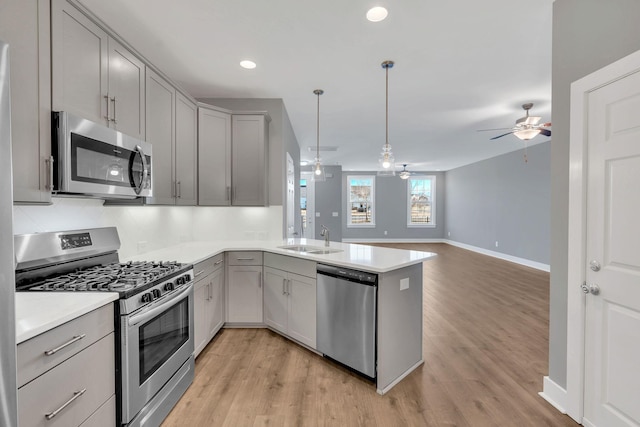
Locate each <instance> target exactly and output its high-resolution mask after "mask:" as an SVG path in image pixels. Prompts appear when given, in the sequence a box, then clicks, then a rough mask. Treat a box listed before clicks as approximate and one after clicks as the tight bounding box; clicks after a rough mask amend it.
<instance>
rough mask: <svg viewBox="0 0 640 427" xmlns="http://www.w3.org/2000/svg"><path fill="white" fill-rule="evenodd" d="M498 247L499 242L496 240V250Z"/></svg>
mask: <svg viewBox="0 0 640 427" xmlns="http://www.w3.org/2000/svg"><path fill="white" fill-rule="evenodd" d="M497 247H498V241H497V240H496V248H497Z"/></svg>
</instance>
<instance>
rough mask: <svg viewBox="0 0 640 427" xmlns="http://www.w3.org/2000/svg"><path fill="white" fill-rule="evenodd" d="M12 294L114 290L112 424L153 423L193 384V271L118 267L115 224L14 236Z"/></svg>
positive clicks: (150, 265)
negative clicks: (114, 399)
mask: <svg viewBox="0 0 640 427" xmlns="http://www.w3.org/2000/svg"><path fill="white" fill-rule="evenodd" d="M14 244H15V254H16V290H17V291H33V292H38V291H39V292H57V291H62V292H118V294H119V296H120V298H119V301H118V304H117V307H116V310H115V311H116V316H115V319H114V321H115V330H116V334H117V339H116V352H117V354H116V361H117V366H116V372H117V373H116V378H114V381H115V383H116V390H117V394H118V396H117V398H118V399H117V400H118V407H117V408H118V409H117V410H118V414H117V416H118V420H120V424H121V425H126V426H145V425H148V426H157V425H159V424H160V423H161V422H162V420H163V419H164V418H165V417H166V415H167V414H168V413H169V411H170V410H171V408H173V406H174V405H175V403H176V402H177V401H178V399H179V398H180V397H181V396H182V394H183V393H184V392H185V390H186V389H187V388H188V387H189V385H190V384H191V382H192V381H193V373H194V358H193V349H194V337H193V284H192V281H193V277H194V276H193V267H192V266H191V265H188V264H180V263H177V262H128V263H120V262H119V259H118V252H117V251H118V249H119V248H120V239H119V237H118V232H117V230H116V228H115V227H107V228H96V229H86V230H74V231H63V232H53V233H37V234H24V235H17V236H15V239H14Z"/></svg>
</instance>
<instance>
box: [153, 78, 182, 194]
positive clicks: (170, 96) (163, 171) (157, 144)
mask: <svg viewBox="0 0 640 427" xmlns="http://www.w3.org/2000/svg"><path fill="white" fill-rule="evenodd" d="M146 91H147V96H146V134H147V142H149V143H151V144H152V145H153V154H152V157H151V162H152V165H151V183H152V184H151V185H152V192H153V197H150V198H147V203H149V204H156V205H173V204H175V199H174V195H175V185H174V184H175V172H174V163H173V159H174V157H175V156H174V150H175V144H174V138H175V132H174V129H175V121H174V120H175V114H174V106H175V96H176V92H175V90H174V88H173V86H171V85H170V84H169V83H167V82H166V81H165V80H164V79H163V78H162V77H160V76H158V75H157V74H156V73H154V72H153V71H151V70H150V69H147V80H146Z"/></svg>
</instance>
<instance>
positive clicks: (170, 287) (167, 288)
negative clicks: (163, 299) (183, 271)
mask: <svg viewBox="0 0 640 427" xmlns="http://www.w3.org/2000/svg"><path fill="white" fill-rule="evenodd" d="M174 289H175V286H173V282H167V283H165V285H164V290H165V291H167V292H169V291H172V290H174Z"/></svg>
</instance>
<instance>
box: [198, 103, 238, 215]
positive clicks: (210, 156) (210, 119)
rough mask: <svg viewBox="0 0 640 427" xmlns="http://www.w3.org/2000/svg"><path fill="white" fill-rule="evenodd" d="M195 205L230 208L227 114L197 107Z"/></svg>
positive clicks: (229, 147) (229, 124)
mask: <svg viewBox="0 0 640 427" xmlns="http://www.w3.org/2000/svg"><path fill="white" fill-rule="evenodd" d="M198 204H199V205H201V206H229V205H230V204H231V112H227V111H223V110H216V109H213V108H210V107H208V106H204V105H200V106H199V107H198Z"/></svg>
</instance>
